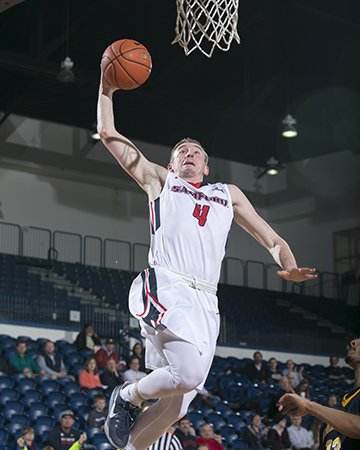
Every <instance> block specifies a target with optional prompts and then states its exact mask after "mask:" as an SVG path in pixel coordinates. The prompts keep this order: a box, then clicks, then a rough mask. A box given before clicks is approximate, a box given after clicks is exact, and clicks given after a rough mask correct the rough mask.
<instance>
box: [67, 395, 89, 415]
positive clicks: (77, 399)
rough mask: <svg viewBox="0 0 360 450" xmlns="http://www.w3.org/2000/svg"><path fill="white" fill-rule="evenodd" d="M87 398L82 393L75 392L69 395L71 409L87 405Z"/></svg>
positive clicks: (74, 409)
mask: <svg viewBox="0 0 360 450" xmlns="http://www.w3.org/2000/svg"><path fill="white" fill-rule="evenodd" d="M87 404H88V398H87V397H86V395H84V394H80V393H76V394H73V395H72V396H71V399H70V406H71V409H72V410H73V411H77V410H78V409H79V407H81V406H84V405H87Z"/></svg>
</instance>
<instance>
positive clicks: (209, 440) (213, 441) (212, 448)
mask: <svg viewBox="0 0 360 450" xmlns="http://www.w3.org/2000/svg"><path fill="white" fill-rule="evenodd" d="M196 440H197V441H198V444H199V445H200V444H201V445H207V446H208V448H209V450H224V446H223V445H222V439H221V436H220V434H214V432H213V429H212V426H211V425H209V424H208V423H205V424H204V425H202V426H201V427H200V437H197V438H196Z"/></svg>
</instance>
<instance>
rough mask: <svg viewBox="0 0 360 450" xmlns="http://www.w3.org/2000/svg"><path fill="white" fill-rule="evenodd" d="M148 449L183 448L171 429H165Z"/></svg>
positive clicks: (166, 449)
mask: <svg viewBox="0 0 360 450" xmlns="http://www.w3.org/2000/svg"><path fill="white" fill-rule="evenodd" d="M148 450H183V448H182V447H181V442H180V441H179V439H178V438H177V437H176V436H175V435H174V433H173V432H172V431H165V433H164V434H163V435H162V436H160V437H159V439H158V440H157V441H156V442H154V443H153V444H152V445H150V447H149V448H148Z"/></svg>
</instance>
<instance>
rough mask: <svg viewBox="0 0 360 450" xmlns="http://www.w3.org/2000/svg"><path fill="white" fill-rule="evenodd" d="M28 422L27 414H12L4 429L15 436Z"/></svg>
mask: <svg viewBox="0 0 360 450" xmlns="http://www.w3.org/2000/svg"><path fill="white" fill-rule="evenodd" d="M28 423H29V419H28V417H27V416H25V415H23V414H14V415H13V417H12V418H11V420H10V422H9V423H8V425H7V426H6V431H7V432H8V433H9V434H11V435H12V436H16V435H17V432H18V431H19V430H21V429H22V428H24V427H26V425H27V424H28Z"/></svg>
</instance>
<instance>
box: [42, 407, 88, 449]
mask: <svg viewBox="0 0 360 450" xmlns="http://www.w3.org/2000/svg"><path fill="white" fill-rule="evenodd" d="M74 423H75V416H74V413H73V412H72V411H71V410H69V409H67V410H65V411H63V412H62V413H61V415H60V425H58V426H56V427H55V428H54V429H52V430H51V431H50V434H49V437H48V440H47V445H50V446H51V447H53V448H54V450H70V449H71V450H78V449H80V448H81V446H82V444H83V443H84V442H85V441H86V439H87V436H86V434H85V433H81V431H79V430H75V429H74V428H73V426H74ZM76 443H78V445H76V446H75V447H73V446H74V444H76Z"/></svg>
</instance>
